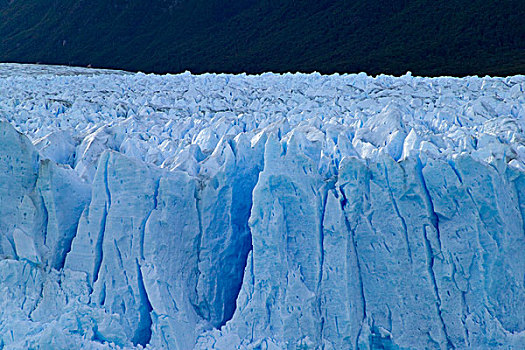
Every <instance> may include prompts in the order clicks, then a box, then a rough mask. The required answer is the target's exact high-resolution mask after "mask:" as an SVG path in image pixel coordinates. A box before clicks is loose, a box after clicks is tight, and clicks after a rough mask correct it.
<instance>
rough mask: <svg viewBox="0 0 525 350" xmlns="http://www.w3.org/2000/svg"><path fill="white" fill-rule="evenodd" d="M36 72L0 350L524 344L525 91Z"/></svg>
mask: <svg viewBox="0 0 525 350" xmlns="http://www.w3.org/2000/svg"><path fill="white" fill-rule="evenodd" d="M22 68H23V67H20V66H17V65H2V66H1V67H0V117H1V118H3V119H4V120H3V121H0V243H1V244H0V289H1V291H2V292H1V293H0V305H1V308H0V310H1V311H0V348H6V349H27V348H53V349H71V348H86V349H96V348H100V349H103V348H149V349H320V348H323V349H350V348H352V349H422V348H428V349H451V348H455V349H469V348H472V349H481V348H498V349H517V348H522V347H524V346H525V317H524V315H525V286H524V284H525V219H524V218H525V163H524V161H525V144H524V143H523V140H524V139H525V135H524V131H523V130H524V117H525V92H524V91H525V77H522V76H517V77H509V78H488V77H487V78H475V77H473V78H463V79H455V78H438V79H427V78H417V77H411V76H410V75H406V76H404V77H400V78H394V77H388V76H379V77H376V78H371V77H367V76H366V75H362V74H361V75H345V76H337V75H336V76H321V75H315V74H314V75H300V74H299V75H282V76H279V75H273V74H265V75H262V76H256V77H255V76H243V75H240V76H231V75H203V76H193V75H190V74H182V75H176V76H155V75H149V76H146V75H143V74H136V75H129V74H122V73H118V72H115V73H112V72H108V71H95V70H93V74H92V75H90V74H88V73H87V72H84V71H75V70H71V71H68V70H67V69H60V68H53V67H42V68H41V69H39V67H34V66H33V67H31V69H28V70H25V71H24V70H23V69H22ZM21 71H24V72H25V73H24V74H21Z"/></svg>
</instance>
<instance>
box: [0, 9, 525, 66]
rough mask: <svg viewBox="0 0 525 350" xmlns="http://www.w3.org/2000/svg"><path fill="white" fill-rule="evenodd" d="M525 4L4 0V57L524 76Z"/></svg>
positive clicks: (0, 37)
mask: <svg viewBox="0 0 525 350" xmlns="http://www.w3.org/2000/svg"><path fill="white" fill-rule="evenodd" d="M523 18H525V1H523V0H501V1H484V0H472V1H463V0H448V1H444V0H437V1H436V0H434V1H431V0H413V1H411V0H394V1H386V0H373V1H372V0H364V1H350V0H332V1H329V0H321V1H310V0H307V1H300V0H282V1H269V0H261V1H255V0H240V1H218V0H183V1H170V0H164V1H163V0H152V1H141V0H109V1H106V0H104V1H102V0H92V1H85V0H80V1H78V0H77V1H72V0H62V1H59V0H14V1H11V2H10V1H8V0H0V61H10V62H41V63H54V64H71V65H80V66H86V65H88V64H91V65H92V66H94V67H108V68H122V69H127V70H141V71H145V72H158V73H164V72H180V71H184V70H190V71H192V72H195V73H200V72H207V71H214V72H249V73H259V72H263V71H274V72H287V71H303V72H311V71H319V72H323V73H333V72H358V71H365V72H367V73H369V74H377V73H389V74H396V75H397V74H403V73H405V72H406V71H407V70H410V71H412V72H413V73H414V74H418V75H456V76H464V75H474V74H477V75H485V74H490V75H510V74H518V73H525V21H524V20H523Z"/></svg>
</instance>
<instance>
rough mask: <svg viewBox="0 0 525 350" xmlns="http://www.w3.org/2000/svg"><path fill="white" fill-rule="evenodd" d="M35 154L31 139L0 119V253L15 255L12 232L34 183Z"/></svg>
mask: <svg viewBox="0 0 525 350" xmlns="http://www.w3.org/2000/svg"><path fill="white" fill-rule="evenodd" d="M38 161H39V155H38V153H37V151H36V150H35V148H34V147H33V145H32V144H31V141H29V139H28V138H27V137H26V136H25V135H23V134H21V133H19V132H18V131H16V130H15V128H14V127H13V126H12V125H11V124H9V123H8V122H6V121H2V120H0V201H1V205H0V254H1V255H2V256H4V257H9V258H15V257H16V256H17V253H16V246H15V241H14V238H13V233H14V232H13V231H14V229H15V227H16V224H17V223H18V222H19V220H18V207H19V205H20V204H21V203H22V201H23V200H24V196H25V195H26V194H28V193H30V192H31V191H32V190H33V187H34V186H35V182H36V179H37V176H38Z"/></svg>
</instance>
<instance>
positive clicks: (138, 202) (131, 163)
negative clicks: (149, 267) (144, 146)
mask: <svg viewBox="0 0 525 350" xmlns="http://www.w3.org/2000/svg"><path fill="white" fill-rule="evenodd" d="M159 175H160V174H158V172H157V171H155V170H154V169H150V168H149V167H148V166H146V165H144V164H141V163H140V162H139V161H136V160H133V159H130V158H128V157H126V156H123V155H121V154H118V153H115V152H111V151H110V152H105V153H104V154H103V155H102V156H101V157H100V160H99V165H98V168H97V172H96V174H95V179H94V182H93V200H92V202H91V205H90V207H89V209H88V212H87V213H86V214H85V215H84V216H83V217H82V219H81V221H80V223H79V227H78V232H77V236H76V238H75V240H74V242H73V243H74V244H73V247H72V249H71V253H70V254H69V255H68V258H67V259H68V260H67V261H66V267H67V268H71V269H73V270H78V271H83V272H85V273H86V274H88V276H89V279H90V282H91V286H92V288H93V293H92V294H91V303H93V304H94V305H98V306H103V307H104V308H105V309H106V310H107V311H108V312H111V313H115V314H119V315H121V316H122V323H123V325H124V326H125V329H126V330H127V335H128V338H129V339H130V340H131V341H132V342H133V343H134V344H135V345H136V344H141V345H146V344H147V343H148V342H149V340H150V338H151V315H150V311H151V304H150V302H149V299H148V297H147V293H146V291H145V287H144V280H143V276H142V272H141V265H142V264H143V261H144V232H145V226H146V222H147V220H148V218H149V216H150V215H151V212H152V211H153V209H154V208H155V205H156V201H157V198H156V196H157V194H158V183H159Z"/></svg>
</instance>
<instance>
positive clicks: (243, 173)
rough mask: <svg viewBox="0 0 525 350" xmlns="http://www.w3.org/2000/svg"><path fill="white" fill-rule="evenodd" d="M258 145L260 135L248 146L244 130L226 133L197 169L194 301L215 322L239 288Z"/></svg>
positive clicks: (228, 312)
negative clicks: (237, 133) (199, 184)
mask: <svg viewBox="0 0 525 350" xmlns="http://www.w3.org/2000/svg"><path fill="white" fill-rule="evenodd" d="M263 147H264V140H260V141H259V142H258V143H257V144H255V145H254V147H252V146H251V144H250V140H249V139H247V138H246V137H244V136H243V135H241V136H240V137H237V138H235V139H233V138H232V137H225V138H223V139H221V140H220V142H219V143H218V144H217V146H216V148H215V151H214V152H213V153H212V154H211V155H210V157H209V158H208V159H207V160H206V161H205V162H204V164H203V165H202V168H201V174H202V175H203V176H204V180H203V181H202V186H203V188H202V190H200V191H198V192H197V205H198V210H199V226H198V227H199V229H200V231H201V232H199V243H198V246H197V250H196V255H197V258H198V281H197V299H196V300H195V303H196V306H197V310H198V312H199V314H200V315H201V316H202V317H203V318H204V319H206V320H208V321H209V322H210V323H211V324H212V325H214V326H215V327H220V326H222V325H224V323H225V322H226V321H228V320H229V319H230V318H231V317H232V315H233V312H234V310H235V300H236V299H237V295H238V293H239V290H240V288H241V283H242V275H243V271H244V266H245V264H246V258H247V255H248V252H249V250H250V249H251V243H252V242H251V235H250V229H249V227H248V219H249V217H250V210H251V208H252V191H253V188H254V186H255V184H256V182H257V178H258V174H259V172H260V170H261V168H262V161H263V159H262V158H263V152H264V150H263Z"/></svg>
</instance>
